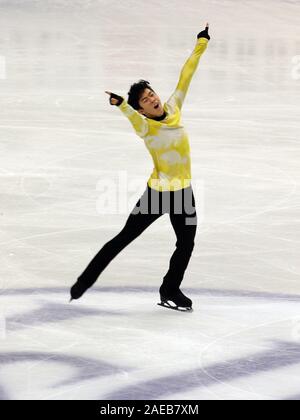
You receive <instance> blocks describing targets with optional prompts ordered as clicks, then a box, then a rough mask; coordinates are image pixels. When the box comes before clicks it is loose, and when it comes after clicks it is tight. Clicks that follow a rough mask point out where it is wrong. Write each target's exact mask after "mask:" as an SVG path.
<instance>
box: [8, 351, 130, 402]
mask: <svg viewBox="0 0 300 420" xmlns="http://www.w3.org/2000/svg"><path fill="white" fill-rule="evenodd" d="M21 362H25V363H26V364H28V366H30V363H33V364H34V365H35V366H36V365H37V364H40V365H41V367H42V365H43V366H45V365H48V368H49V371H51V366H52V368H53V365H54V364H58V365H60V368H61V371H62V372H63V370H64V369H66V368H71V369H72V371H73V372H74V373H73V374H71V375H70V374H69V378H67V379H63V380H58V381H57V382H55V381H54V383H52V384H51V385H50V384H49V386H48V388H49V394H50V395H51V393H52V394H53V395H55V394H56V392H55V390H56V389H57V388H60V387H63V386H67V385H82V382H83V381H89V380H93V379H95V378H102V377H104V376H111V375H116V374H118V373H123V372H124V371H126V372H130V370H131V368H124V367H118V366H114V365H112V364H109V363H107V362H103V361H101V360H96V359H92V358H88V357H82V356H78V357H76V356H73V355H72V354H68V353H66V354H54V353H49V352H7V353H0V368H2V367H5V366H7V365H9V364H19V363H21ZM26 374H27V375H28V376H27V380H29V379H30V367H28V368H27V373H26ZM67 376H68V375H67ZM61 377H65V373H62V374H61ZM2 381H3V379H2ZM24 382H25V381H24ZM29 382H30V380H29ZM49 382H50V381H49ZM25 387H26V382H25V383H24V388H25ZM62 395H63V392H62ZM33 397H34V396H33ZM14 398H15V397H14ZM31 398H32V396H31ZM9 399H11V398H10V397H9V395H8V394H7V392H6V391H5V390H4V388H3V387H1V386H0V400H9Z"/></svg>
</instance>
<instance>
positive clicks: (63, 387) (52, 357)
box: [0, 287, 300, 399]
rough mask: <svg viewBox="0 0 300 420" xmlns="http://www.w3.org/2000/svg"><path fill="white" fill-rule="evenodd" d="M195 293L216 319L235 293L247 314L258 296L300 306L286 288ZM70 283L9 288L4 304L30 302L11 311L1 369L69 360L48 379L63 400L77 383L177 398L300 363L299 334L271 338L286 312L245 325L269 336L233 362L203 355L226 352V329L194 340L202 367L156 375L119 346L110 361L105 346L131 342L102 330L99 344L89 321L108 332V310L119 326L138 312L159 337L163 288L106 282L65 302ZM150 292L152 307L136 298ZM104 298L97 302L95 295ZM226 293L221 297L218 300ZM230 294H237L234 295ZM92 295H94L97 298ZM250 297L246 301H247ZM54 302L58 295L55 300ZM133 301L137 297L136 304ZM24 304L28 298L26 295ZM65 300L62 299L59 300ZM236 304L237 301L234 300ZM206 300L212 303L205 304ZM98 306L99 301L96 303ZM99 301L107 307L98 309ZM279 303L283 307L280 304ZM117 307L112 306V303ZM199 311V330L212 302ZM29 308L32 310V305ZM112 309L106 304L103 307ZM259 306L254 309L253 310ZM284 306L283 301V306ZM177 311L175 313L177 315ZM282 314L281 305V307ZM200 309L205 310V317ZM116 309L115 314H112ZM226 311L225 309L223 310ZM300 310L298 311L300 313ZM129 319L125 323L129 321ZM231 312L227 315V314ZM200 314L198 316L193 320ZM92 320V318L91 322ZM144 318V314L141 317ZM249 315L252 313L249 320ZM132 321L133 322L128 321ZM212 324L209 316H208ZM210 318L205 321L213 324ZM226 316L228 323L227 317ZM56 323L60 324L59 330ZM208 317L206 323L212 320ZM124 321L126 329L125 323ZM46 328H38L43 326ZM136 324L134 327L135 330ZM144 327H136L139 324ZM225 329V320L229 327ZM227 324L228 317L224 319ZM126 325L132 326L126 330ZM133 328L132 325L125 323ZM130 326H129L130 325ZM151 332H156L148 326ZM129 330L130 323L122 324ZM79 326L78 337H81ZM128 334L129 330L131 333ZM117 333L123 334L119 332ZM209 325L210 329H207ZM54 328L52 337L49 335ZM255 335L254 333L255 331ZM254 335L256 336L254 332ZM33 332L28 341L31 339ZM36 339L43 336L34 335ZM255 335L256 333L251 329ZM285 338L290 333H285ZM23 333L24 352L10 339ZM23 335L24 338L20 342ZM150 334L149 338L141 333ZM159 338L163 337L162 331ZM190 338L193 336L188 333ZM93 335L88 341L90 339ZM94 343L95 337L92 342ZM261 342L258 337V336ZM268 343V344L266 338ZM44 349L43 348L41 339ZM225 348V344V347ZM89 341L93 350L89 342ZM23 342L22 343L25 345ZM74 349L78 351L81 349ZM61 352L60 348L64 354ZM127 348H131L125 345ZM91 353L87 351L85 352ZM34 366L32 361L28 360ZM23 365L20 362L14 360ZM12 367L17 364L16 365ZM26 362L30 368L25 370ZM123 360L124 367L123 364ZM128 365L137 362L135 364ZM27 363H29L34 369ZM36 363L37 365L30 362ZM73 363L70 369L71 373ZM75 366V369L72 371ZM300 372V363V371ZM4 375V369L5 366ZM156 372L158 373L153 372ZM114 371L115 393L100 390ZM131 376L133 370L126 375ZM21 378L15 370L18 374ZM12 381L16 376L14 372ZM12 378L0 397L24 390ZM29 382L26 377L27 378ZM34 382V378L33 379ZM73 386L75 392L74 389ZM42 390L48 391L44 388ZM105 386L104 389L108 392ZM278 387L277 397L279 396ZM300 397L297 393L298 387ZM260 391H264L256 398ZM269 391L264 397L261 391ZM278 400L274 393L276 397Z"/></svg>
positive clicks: (119, 393)
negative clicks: (120, 357) (120, 354)
mask: <svg viewBox="0 0 300 420" xmlns="http://www.w3.org/2000/svg"><path fill="white" fill-rule="evenodd" d="M187 291H188V292H189V293H190V294H191V295H197V296H203V297H205V300H203V301H202V305H203V302H207V305H208V309H209V305H211V304H213V305H214V306H213V308H212V309H211V310H210V315H209V316H210V317H211V316H212V315H213V314H214V311H215V310H214V308H216V310H217V309H218V306H219V304H220V305H221V306H223V307H224V305H225V306H226V305H228V311H229V310H230V308H229V306H230V305H231V303H232V304H234V301H235V299H237V302H238V304H239V305H245V306H246V308H245V310H244V316H245V317H246V318H247V317H249V318H251V316H252V314H251V313H250V312H251V311H250V312H249V314H248V315H247V313H248V309H249V308H248V309H247V307H248V305H249V299H250V306H251V304H254V305H256V304H257V303H263V304H267V305H266V306H265V308H266V310H267V311H273V312H276V311H278V308H277V306H276V305H277V303H278V304H281V303H285V304H287V303H289V304H292V305H294V306H293V307H294V309H293V310H294V311H295V313H296V311H297V308H296V307H295V304H296V305H297V303H299V302H300V296H298V295H289V294H280V293H266V292H255V291H237V290H214V289H189V290H187ZM68 292H69V289H66V288H45V289H43V288H40V289H36V288H34V289H24V290H22V289H19V290H9V289H7V290H3V292H2V293H1V295H0V301H1V304H2V301H3V303H4V307H8V308H9V306H10V305H7V303H9V304H10V303H11V302H12V300H14V299H15V300H16V301H17V302H18V299H22V305H20V306H17V307H18V308H19V307H21V308H22V312H21V313H18V310H17V311H16V310H15V309H14V310H13V312H12V313H9V312H8V317H7V318H6V328H7V334H6V336H7V337H6V341H3V343H4V344H6V346H5V347H6V350H7V351H5V352H4V351H3V350H2V352H1V353H0V369H1V371H2V369H4V374H5V373H6V372H9V373H12V372H18V370H19V367H20V363H24V366H26V367H27V365H28V366H30V365H32V364H33V365H37V364H38V367H37V368H35V372H37V371H38V369H39V368H41V370H44V371H45V370H49V372H52V368H53V364H54V365H55V364H56V365H58V366H61V368H60V371H61V374H56V375H55V374H52V375H50V377H51V378H52V379H51V380H49V382H47V383H44V384H43V389H42V391H41V392H42V394H40V395H42V398H45V396H46V398H50V399H53V398H56V397H57V396H64V395H67V396H68V397H69V396H70V395H72V393H73V387H74V388H82V389H85V392H86V393H87V394H88V395H90V398H91V399H93V398H100V399H132V398H134V399H148V398H150V399H155V398H161V397H164V398H172V396H173V394H177V395H178V394H179V395H180V394H185V393H188V392H193V390H197V392H198V391H199V392H200V395H201V392H202V391H203V392H204V393H205V391H207V390H210V389H211V390H212V392H214V387H215V386H216V385H220V384H221V385H224V387H226V386H232V385H231V384H232V382H234V381H235V380H243V379H247V378H249V380H250V379H251V378H256V377H259V375H261V374H264V373H269V374H272V372H273V371H276V370H278V369H285V368H287V369H288V368H290V367H293V366H295V365H297V364H299V363H300V344H299V342H294V341H292V340H290V341H288V340H286V339H285V340H284V339H280V334H279V335H278V336H277V337H276V334H275V335H272V338H271V339H270V336H266V335H267V334H266V333H267V332H268V330H269V329H270V327H271V325H272V323H276V322H280V321H282V318H283V317H285V318H288V317H289V316H290V313H287V314H284V313H283V314H282V315H280V316H279V318H276V319H272V321H271V322H270V319H268V318H267V315H265V313H264V312H262V315H264V317H263V318H262V319H261V320H260V321H259V323H258V324H257V323H256V322H255V324H251V326H250V328H249V326H248V327H246V328H244V327H245V326H243V327H242V328H241V329H240V330H239V331H234V334H232V331H231V336H234V337H236V338H238V337H239V336H240V333H242V332H244V331H246V330H247V329H248V330H252V331H254V332H255V330H256V329H257V328H260V327H261V326H262V323H265V325H263V326H264V327H265V329H264V334H266V335H262V336H261V335H259V334H258V336H257V337H256V338H255V337H254V340H256V339H257V340H258V341H257V342H256V343H255V344H254V345H249V346H248V347H247V348H248V351H247V354H246V355H245V354H242V352H241V353H240V355H237V354H235V355H234V356H233V357H232V358H231V357H230V358H229V360H228V355H227V357H224V358H223V359H222V361H220V360H219V361H210V362H209V363H207V362H206V363H205V362H204V359H203V355H204V357H205V352H206V353H210V352H211V351H212V352H214V351H215V350H219V348H221V350H222V347H223V346H224V345H225V346H226V345H227V344H228V343H226V340H227V339H228V338H230V334H229V335H228V334H224V332H225V331H223V332H222V333H221V336H219V338H217V339H215V338H216V337H213V336H211V337H209V339H210V341H209V342H206V343H205V342H204V343H202V342H201V341H200V342H198V341H197V340H198V338H199V337H198V336H197V337H196V338H195V339H194V345H195V348H198V349H199V355H198V356H197V357H196V356H195V355H194V354H192V353H191V355H190V357H191V358H194V359H195V368H192V369H191V368H186V367H184V366H183V367H182V370H180V373H178V369H176V367H175V363H174V369H173V367H172V366H173V364H172V363H173V362H175V360H170V362H171V364H170V369H169V370H168V371H167V372H165V373H164V374H162V375H161V373H160V371H159V369H158V368H157V367H156V370H155V369H154V370H153V373H152V374H150V376H149V373H148V372H147V368H146V369H145V368H144V367H143V366H142V365H140V364H139V362H138V358H137V362H136V366H134V368H133V367H132V362H130V357H129V358H127V359H126V354H125V356H124V358H125V359H126V360H128V363H126V360H124V362H123V363H120V361H118V363H114V357H113V352H112V354H111V357H107V358H106V360H105V355H104V354H102V350H101V349H102V348H103V347H102V346H104V347H107V346H115V345H118V344H121V345H122V349H123V351H124V349H126V348H127V346H128V344H127V341H126V340H125V341H124V343H123V341H122V340H123V339H122V337H119V338H118V339H115V341H114V339H113V337H112V336H111V335H110V334H109V335H106V336H105V337H103V338H102V334H101V333H100V335H98V338H97V340H98V343H97V342H96V341H97V340H96V341H95V336H93V335H92V336H90V335H89V334H88V335H87V336H85V334H86V330H85V329H84V328H82V326H81V325H82V324H81V322H88V323H89V324H93V325H92V329H93V330H99V331H100V332H101V319H102V317H103V316H104V318H103V320H104V321H105V323H107V322H110V321H112V320H113V319H114V321H113V322H112V329H115V327H116V325H118V322H119V321H118V317H117V315H119V316H120V324H121V323H122V322H123V324H122V325H125V327H126V325H127V324H126V323H127V322H128V319H129V318H130V319H131V320H132V321H134V320H135V319H136V317H139V318H143V317H144V318H145V321H147V323H146V324H145V323H143V325H144V329H143V337H145V338H146V339H147V335H148V334H149V335H150V336H152V335H153V334H155V333H157V330H156V328H155V327H153V326H152V327H151V325H152V324H151V319H152V322H153V319H154V322H157V315H158V312H157V311H156V298H157V295H156V294H157V288H155V287H103V288H93V289H91V290H90V291H89V295H90V296H87V297H86V298H85V299H82V300H79V301H78V302H75V304H74V305H69V304H67V303H66V304H65V305H64V304H63V303H61V302H62V297H63V300H64V298H65V296H66V301H67V297H68ZM114 294H115V295H116V296H117V300H113V301H111V298H112V297H113V296H114ZM145 294H146V295H147V294H148V298H149V294H153V299H152V296H150V300H149V299H148V300H147V301H145V302H146V305H147V307H145V304H144V301H143V302H142V303H141V304H140V305H136V304H135V302H137V301H140V300H141V297H142V296H141V295H145ZM95 297H96V300H95ZM216 298H218V300H217V301H216V300H215V299H216ZM220 298H224V299H225V300H224V301H223V300H220ZM228 298H231V299H229V300H228ZM89 299H90V300H89ZM241 299H242V301H241ZM52 300H53V301H52ZM131 300H132V302H131ZM152 300H153V306H151V302H152ZM20 302H21V300H20ZM57 302H59V303H57ZM230 302H231V303H230ZM204 304H205V303H204ZM96 305H97V306H96ZM98 305H99V308H101V309H98ZM274 305H275V306H274ZM108 306H109V309H110V310H106V309H108ZM196 306H197V305H195V309H196V311H194V315H195V316H196V318H197V319H194V317H195V316H194V315H193V314H191V318H190V317H188V318H189V325H190V330H191V331H193V330H194V329H195V328H197V329H198V328H199V326H197V323H198V322H200V318H203V317H205V312H206V310H205V308H203V307H201V308H200V307H199V308H197V307H196ZM26 308H27V311H25V310H24V309H26ZM103 308H104V309H103ZM226 308H227V306H226V307H225V311H227V309H226ZM250 309H251V308H250ZM279 309H281V307H280V308H279ZM172 312H173V313H172ZM174 312H175V311H169V313H168V314H163V313H160V314H159V316H160V319H163V320H164V322H165V323H166V324H167V325H171V326H172V325H173V324H172V320H177V321H176V324H177V322H179V323H181V322H185V321H183V320H184V319H187V318H186V317H185V316H184V315H183V316H181V315H180V314H176V313H174ZM279 312H280V311H279ZM197 313H198V315H197ZM110 315H112V316H113V318H109V316H110ZM218 315H220V312H219V313H218V314H217V313H216V316H218ZM293 316H294V315H293ZM124 318H125V321H124ZM225 318H226V317H225ZM193 319H194V321H193ZM69 320H70V321H72V322H73V321H74V322H75V323H77V324H76V325H75V327H74V329H73V331H70V325H72V328H73V325H74V324H69V326H68V324H67V325H66V322H67V321H69ZM90 320H92V321H91V322H90ZM98 321H99V322H98ZM141 321H142V320H141ZM243 321H245V319H244V320H243ZM124 322H125V324H124ZM205 322H206V321H205ZM205 322H204V324H205ZM215 322H220V323H222V321H221V320H220V319H219V321H217V320H216V321H215ZM54 324H55V327H56V329H51V328H52V327H53V325H54ZM204 324H203V322H202V324H201V325H202V326H203V325H204ZM122 325H121V327H122ZM37 327H38V328H37ZM41 327H42V329H44V330H45V329H48V328H50V329H49V334H50V336H51V337H50V339H49V343H50V347H51V350H50V351H49V348H50V347H49V346H48V344H49V343H48V342H47V343H48V344H47V343H46V342H43V339H42V340H41V342H40V343H38V341H37V340H38V338H39V332H40V331H42V330H41ZM131 327H132V328H133V331H131V329H130V328H131ZM131 327H128V328H129V330H128V328H127V334H129V335H131V334H132V333H134V334H137V336H136V338H137V339H138V338H139V335H138V332H139V328H140V324H136V325H135V324H134V322H133V325H131ZM135 327H136V328H138V330H135V329H134V328H135ZM221 327H222V326H221ZM224 328H225V329H226V326H225V321H224ZM123 330H124V328H123ZM125 330H126V328H125ZM125 330H124V331H125ZM148 330H149V331H148ZM19 331H21V335H18V336H16V335H15V334H19ZM76 331H77V332H78V333H79V334H80V336H78V337H79V338H78V337H77V339H76V340H75V341H77V342H76V343H75V345H74V343H71V345H68V344H67V345H66V343H69V341H70V340H69V339H70V337H69V338H68V337H67V341H65V346H64V347H63V346H61V348H60V349H59V351H58V349H57V348H56V347H55V345H54V347H53V346H52V341H51V340H53V339H54V343H57V342H59V337H60V336H59V333H61V334H63V335H65V334H67V335H68V334H69V333H71V335H72V337H71V339H72V340H73V339H74V337H75V335H76ZM120 331H122V329H120ZM74 332H75V335H74ZM125 332H126V331H125ZM116 333H117V332H116ZM205 333H207V331H204V334H205ZM49 334H48V333H46V336H48V335H49ZM251 334H252V333H251ZM251 334H250V335H251ZM24 337H25V341H24ZM34 337H36V338H34ZM91 337H92V341H93V342H94V344H95V345H99V339H100V340H101V341H102V343H101V346H100V347H99V348H100V351H99V356H100V358H101V359H100V360H99V359H98V358H97V356H95V355H94V358H93V357H91V353H90V352H89V351H88V350H86V347H85V343H86V341H88V342H90V340H91ZM246 337H248V335H246ZM281 337H282V336H281ZM15 338H17V340H18V343H21V344H20V346H22V348H24V345H23V344H24V343H25V348H26V351H21V352H17V351H15V350H16V346H14V347H12V345H11V344H10V339H12V340H14V339H15ZM19 338H21V341H20V340H19ZM27 338H29V341H30V339H34V340H35V341H36V342H35V347H34V348H33V349H32V348H30V347H28V340H27V341H26V339H27ZM140 338H142V337H140ZM158 338H159V336H158ZM187 338H188V339H190V337H187ZM86 339H87V340H86ZM92 341H91V342H92ZM254 342H255V341H254ZM266 342H267V344H266ZM37 343H38V346H37V345H36V344H37ZM45 343H46V346H47V351H45V346H44V344H45ZM40 344H41V345H42V346H44V347H41V345H40ZM218 346H219V348H218ZM84 347H85V350H83V348H84ZM17 348H20V347H19V344H18V347H17ZM74 351H75V352H77V354H74ZM58 353H59V354H58ZM125 353H126V351H125ZM82 354H83V356H82ZM152 356H153V357H154V360H156V356H157V355H156V354H154V355H152ZM25 364H26V365H25ZM14 365H15V366H16V367H15V368H13V366H14ZM9 366H10V368H9V370H8V367H9ZM21 366H22V365H21ZM24 366H22V367H23V369H24ZM120 366H122V368H120ZM128 366H131V367H130V368H128ZM26 367H25V369H26ZM29 369H30V368H29ZM64 369H65V371H64ZM70 369H72V372H71V373H70V372H69V371H70ZM295 372H296V369H295ZM1 373H3V372H1ZM120 373H121V379H122V380H121V381H119V380H118V378H120ZM153 374H154V376H153ZM105 375H108V379H107V384H109V386H108V388H107V391H106V392H105V390H103V389H101V391H99V395H95V388H94V385H93V384H95V382H93V384H91V383H92V381H97V380H99V381H101V378H103V376H105ZM124 375H125V376H124ZM13 377H14V374H13ZM2 378H5V375H2ZM34 378H35V376H34V375H33V377H32V381H34ZM7 379H8V380H9V378H8V377H7ZM5 384H6V381H5V379H1V383H0V398H1V399H14V398H18V394H16V391H15V389H13V390H12V392H11V388H9V387H8V388H6V387H5ZM24 386H26V383H25V384H24ZM33 386H34V384H33ZM68 386H71V388H72V389H71V390H70V389H69V388H68ZM37 392H40V390H38V391H37ZM101 392H102V395H101V394H100V393H101ZM242 392H244V394H245V393H246V394H247V393H248V395H249V394H251V392H247V391H244V390H242ZM280 392H281V396H282V397H283V398H285V397H287V396H288V392H285V391H284V385H282V389H280ZM254 394H255V390H254V391H253V392H252V395H254ZM265 394H268V390H267V389H266V392H265ZM271 394H272V392H270V394H269V395H271ZM290 394H291V395H293V391H292V392H290ZM296 394H297V393H296V392H294V395H295V396H292V397H291V399H298V398H297V396H296ZM23 395H24V393H23ZM36 395H37V394H35V393H34V389H32V393H31V394H30V393H28V394H26V398H27V396H28V397H29V398H34V397H35V396H36ZM257 395H259V393H258V392H257V393H256V396H257ZM259 396H260V397H261V395H259ZM271 398H272V397H271Z"/></svg>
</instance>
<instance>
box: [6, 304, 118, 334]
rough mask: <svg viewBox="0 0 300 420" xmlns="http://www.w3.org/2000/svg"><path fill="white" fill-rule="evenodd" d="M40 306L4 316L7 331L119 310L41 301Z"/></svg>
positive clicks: (115, 313) (108, 314)
mask: <svg viewBox="0 0 300 420" xmlns="http://www.w3.org/2000/svg"><path fill="white" fill-rule="evenodd" d="M39 305H40V307H39V308H38V309H34V310H31V311H26V312H23V313H18V314H17V315H13V316H9V317H7V318H6V328H7V331H15V330H19V329H22V328H27V327H28V328H32V327H34V326H38V325H43V324H55V323H58V322H63V321H66V320H71V319H76V318H77V319H78V318H85V317H89V316H98V317H100V316H117V315H120V311H118V312H113V311H106V310H101V309H95V308H88V307H80V306H75V305H73V306H71V305H63V304H57V303H49V302H43V301H41V302H40V303H39Z"/></svg>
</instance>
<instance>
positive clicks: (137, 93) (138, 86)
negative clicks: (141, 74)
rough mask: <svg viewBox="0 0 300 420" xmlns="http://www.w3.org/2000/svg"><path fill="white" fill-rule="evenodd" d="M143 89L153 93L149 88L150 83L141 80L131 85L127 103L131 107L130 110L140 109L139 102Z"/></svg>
mask: <svg viewBox="0 0 300 420" xmlns="http://www.w3.org/2000/svg"><path fill="white" fill-rule="evenodd" d="M145 89H150V90H152V92H154V90H153V89H152V87H151V86H150V83H149V82H147V80H143V79H141V80H139V81H138V82H137V83H134V84H133V85H131V87H130V90H129V92H128V101H127V102H128V103H129V105H131V106H132V108H134V109H139V108H140V105H139V100H140V98H141V95H142V94H143V92H144V90H145Z"/></svg>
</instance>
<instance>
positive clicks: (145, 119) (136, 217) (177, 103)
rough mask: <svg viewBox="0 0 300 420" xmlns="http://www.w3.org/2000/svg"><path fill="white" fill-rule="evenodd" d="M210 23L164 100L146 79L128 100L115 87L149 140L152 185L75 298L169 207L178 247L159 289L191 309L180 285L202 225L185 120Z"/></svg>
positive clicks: (168, 302)
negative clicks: (185, 105)
mask: <svg viewBox="0 0 300 420" xmlns="http://www.w3.org/2000/svg"><path fill="white" fill-rule="evenodd" d="M208 28H209V27H208V24H207V25H206V28H205V30H203V31H202V32H200V33H199V34H198V36H197V43H196V46H195V48H194V50H193V52H192V54H191V56H190V57H189V58H188V60H187V61H186V63H185V64H184V66H183V68H182V71H181V74H180V78H179V82H178V84H177V87H176V89H175V92H174V93H173V94H172V95H171V97H170V98H169V100H168V101H167V102H166V103H165V104H164V105H162V103H161V101H160V98H159V96H158V95H157V94H156V93H155V91H154V90H153V89H152V87H151V86H150V84H149V82H147V81H146V80H140V81H139V82H137V83H135V84H133V85H132V86H131V88H130V91H129V93H128V101H126V100H125V98H123V97H121V96H119V95H116V94H114V93H112V92H106V93H107V94H108V95H110V104H111V105H115V106H118V107H119V109H120V111H121V112H122V113H123V114H124V115H125V116H126V117H127V118H128V119H129V121H130V123H131V124H132V126H133V128H134V130H135V132H136V134H137V135H138V136H139V137H141V138H142V139H143V140H144V143H145V145H146V147H147V149H148V151H149V152H150V154H151V156H152V159H153V164H154V169H153V172H152V174H151V176H150V178H149V180H148V182H147V188H146V190H145V192H144V194H143V195H142V197H141V198H140V199H139V200H138V202H137V203H136V205H135V207H134V209H133V210H132V212H131V213H130V215H129V217H128V219H127V221H126V224H125V226H124V228H123V229H122V230H121V232H120V233H119V234H118V235H117V236H115V237H114V238H113V239H112V240H111V241H109V242H107V243H106V244H105V245H104V246H103V247H102V249H101V250H100V251H99V252H98V254H97V255H96V256H95V257H94V258H93V260H92V261H91V262H90V264H89V265H88V266H87V268H86V269H85V270H84V272H83V273H82V274H81V276H79V278H78V280H77V282H76V283H75V284H74V285H73V287H72V288H71V299H79V298H80V297H81V296H82V295H83V293H84V292H85V291H86V290H87V289H88V288H89V287H91V286H92V285H93V284H94V283H95V281H96V280H97V278H98V277H99V275H100V274H101V273H102V271H103V270H104V269H105V268H106V267H107V265H108V264H109V263H110V262H111V261H112V260H113V258H115V257H116V255H118V254H119V253H120V252H121V251H122V249H124V248H125V247H126V246H127V245H129V244H130V243H131V242H132V241H133V240H134V239H136V238H137V237H138V236H139V235H140V234H141V233H142V232H143V231H144V230H145V229H146V228H147V227H148V226H150V225H151V224H152V223H153V222H154V221H155V220H157V219H158V218H159V217H160V216H162V215H163V214H165V213H168V214H169V216H170V221H171V224H172V226H173V229H174V231H175V234H176V238H177V241H176V249H175V251H174V253H173V255H172V257H171V260H170V265H169V270H168V272H167V273H166V275H165V277H164V279H163V283H162V285H161V287H160V289H159V292H160V299H161V303H160V305H162V306H165V307H168V308H172V309H177V310H191V309H192V301H191V299H189V298H188V297H187V296H185V295H184V294H183V293H182V291H181V290H180V285H181V283H182V280H183V277H184V273H185V271H186V268H187V266H188V263H189V260H190V258H191V255H192V251H193V249H194V239H195V235H196V229H197V214H196V209H195V198H194V194H193V190H192V185H191V158H190V146H189V140H188V136H187V134H186V132H185V129H184V127H183V125H182V124H181V108H182V105H183V102H184V99H185V96H186V93H187V91H188V88H189V85H190V82H191V79H192V77H193V75H194V73H195V71H196V69H197V66H198V63H199V60H200V57H201V55H202V54H203V53H204V51H205V50H206V48H207V44H208V41H209V40H210V36H209V35H208Z"/></svg>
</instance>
